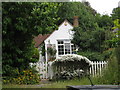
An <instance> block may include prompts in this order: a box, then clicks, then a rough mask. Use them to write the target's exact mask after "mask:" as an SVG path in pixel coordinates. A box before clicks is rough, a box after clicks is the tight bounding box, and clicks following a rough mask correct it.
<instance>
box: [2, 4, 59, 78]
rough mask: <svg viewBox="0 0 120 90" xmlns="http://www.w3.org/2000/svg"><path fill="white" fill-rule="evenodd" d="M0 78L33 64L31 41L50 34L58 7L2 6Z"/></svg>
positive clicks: (34, 5) (41, 5)
mask: <svg viewBox="0 0 120 90" xmlns="http://www.w3.org/2000/svg"><path fill="white" fill-rule="evenodd" d="M2 4H3V5H2V6H3V7H2V11H3V15H2V16H3V19H2V23H3V24H2V27H3V31H2V35H3V38H2V39H3V43H2V48H3V49H2V50H3V56H2V61H3V62H2V65H3V66H2V68H3V76H15V75H17V73H19V72H20V71H22V70H24V69H27V68H29V63H30V62H36V61H38V59H36V55H35V53H36V50H35V47H34V42H33V38H34V36H36V35H38V34H46V33H50V32H52V30H54V29H55V28H56V24H55V23H56V22H57V20H58V19H59V18H58V17H57V14H56V12H57V11H58V7H59V4H58V3H29V2H23V3H22V2H6V3H2Z"/></svg>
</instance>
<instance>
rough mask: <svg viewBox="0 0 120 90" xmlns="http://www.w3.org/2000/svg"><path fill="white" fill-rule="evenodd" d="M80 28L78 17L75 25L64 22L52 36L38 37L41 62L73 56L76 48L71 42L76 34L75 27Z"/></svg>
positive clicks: (36, 45) (74, 22) (35, 39)
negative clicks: (67, 55) (68, 55)
mask: <svg viewBox="0 0 120 90" xmlns="http://www.w3.org/2000/svg"><path fill="white" fill-rule="evenodd" d="M77 26H78V17H77V16H75V17H74V20H73V25H72V24H71V23H70V22H69V21H68V20H64V22H63V23H61V24H60V25H59V27H58V30H55V31H54V32H52V33H51V34H46V35H41V34H40V35H38V36H37V37H35V38H34V41H35V42H36V43H35V47H37V48H38V49H39V54H40V57H39V61H41V62H49V61H52V60H54V59H56V58H58V57H60V56H62V55H66V54H73V53H74V51H75V50H76V47H75V45H74V44H73V43H71V40H72V38H73V34H74V32H73V31H72V29H73V27H77Z"/></svg>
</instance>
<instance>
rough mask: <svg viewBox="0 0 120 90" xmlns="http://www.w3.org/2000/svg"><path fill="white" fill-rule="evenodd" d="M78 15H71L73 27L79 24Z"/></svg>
mask: <svg viewBox="0 0 120 90" xmlns="http://www.w3.org/2000/svg"><path fill="white" fill-rule="evenodd" d="M78 18H79V17H78V16H74V17H73V26H74V27H78V26H79V22H78Z"/></svg>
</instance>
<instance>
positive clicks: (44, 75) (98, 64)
mask: <svg viewBox="0 0 120 90" xmlns="http://www.w3.org/2000/svg"><path fill="white" fill-rule="evenodd" d="M33 65H36V69H37V71H38V72H39V73H40V78H41V79H48V78H52V75H53V72H52V70H51V67H50V63H49V65H48V64H47V63H44V62H38V63H35V64H33V63H31V64H30V66H33ZM106 67H107V62H106V61H92V65H91V67H90V68H89V73H90V75H91V76H93V77H94V76H96V75H101V72H102V71H103V68H106Z"/></svg>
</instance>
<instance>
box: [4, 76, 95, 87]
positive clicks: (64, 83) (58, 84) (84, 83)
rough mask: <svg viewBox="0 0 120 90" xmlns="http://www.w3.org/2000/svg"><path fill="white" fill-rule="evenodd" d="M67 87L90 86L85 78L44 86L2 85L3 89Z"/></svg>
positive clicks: (52, 82)
mask: <svg viewBox="0 0 120 90" xmlns="http://www.w3.org/2000/svg"><path fill="white" fill-rule="evenodd" d="M93 81H95V80H93ZM93 83H95V82H93ZM69 85H91V83H90V81H89V80H88V79H87V78H83V79H81V80H79V79H74V80H65V81H50V82H49V83H46V84H45V83H40V84H39V85H13V84H7V85H3V88H66V86H69Z"/></svg>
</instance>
